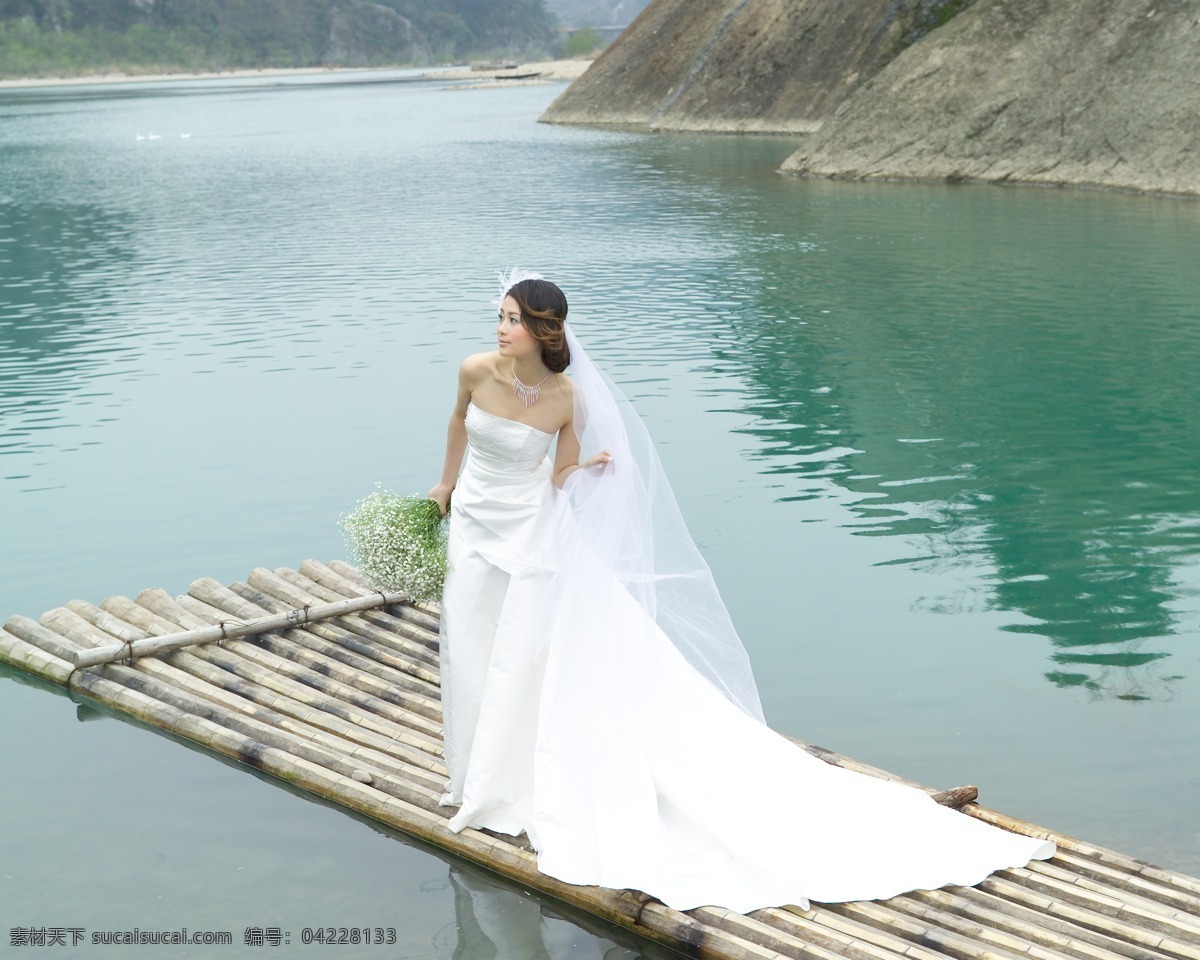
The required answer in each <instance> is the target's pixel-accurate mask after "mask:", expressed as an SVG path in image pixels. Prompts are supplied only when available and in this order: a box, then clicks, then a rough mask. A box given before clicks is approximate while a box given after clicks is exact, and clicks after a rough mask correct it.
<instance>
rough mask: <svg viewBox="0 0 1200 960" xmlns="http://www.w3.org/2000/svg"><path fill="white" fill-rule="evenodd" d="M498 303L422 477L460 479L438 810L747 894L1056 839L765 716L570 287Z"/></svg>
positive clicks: (922, 868) (569, 850) (925, 868)
mask: <svg viewBox="0 0 1200 960" xmlns="http://www.w3.org/2000/svg"><path fill="white" fill-rule="evenodd" d="M499 303H500V314H499V321H498V326H497V350H495V351H493V352H489V353H481V354H475V355H473V356H471V357H468V358H467V359H466V360H465V361H464V363H463V364H462V367H461V370H460V372H459V386H458V400H457V403H456V404H455V407H454V411H453V414H452V415H451V418H450V427H449V432H448V438H447V451H446V461H445V467H444V470H443V474H442V478H441V481H440V482H439V483H438V484H437V485H436V486H435V487H434V488H433V489H432V490H431V491H430V493H429V496H430V497H431V498H433V499H435V500H437V501H438V503H439V504H440V505H441V507H442V509H443V512H445V510H446V508H447V506H448V504H449V501H450V498H451V493H453V512H452V515H451V521H450V541H449V560H450V573H449V575H448V576H447V579H446V586H445V592H444V595H443V598H442V624H441V671H442V709H443V718H444V730H445V759H446V765H447V768H448V771H449V782H448V784H447V788H446V793H445V795H444V796H443V798H442V803H443V804H444V805H448V806H457V807H458V810H457V812H456V813H455V814H454V816H453V817H452V818H451V820H450V822H449V826H450V829H452V830H454V831H456V832H457V831H460V830H462V829H464V828H465V827H485V828H488V829H491V830H496V831H499V832H501V833H507V834H512V835H517V834H519V833H521V832H522V831H524V832H525V833H526V834H527V835H528V837H529V840H530V843H531V844H532V846H533V848H534V849H535V850H536V851H537V858H538V859H537V864H538V869H539V870H540V871H541V872H543V873H546V874H548V875H550V876H553V877H556V878H558V879H560V880H563V881H566V882H568V883H575V884H595V885H598V886H603V887H610V888H617V889H621V888H631V889H636V890H641V891H644V892H645V893H648V894H651V895H652V896H654V897H657V898H658V899H659V900H661V901H662V902H663V903H665V904H667V905H668V906H670V907H673V908H675V909H679V910H686V909H690V908H692V907H696V906H701V905H705V904H713V905H718V906H723V907H726V908H729V909H732V910H735V911H738V912H741V913H745V912H748V911H750V910H754V909H757V908H760V907H767V906H780V905H783V904H797V905H800V906H803V907H807V905H808V901H809V900H816V901H821V902H838V901H846V900H873V899H884V898H887V897H891V896H895V895H897V894H899V893H903V892H906V891H908V890H913V889H932V888H936V887H941V886H945V885H948V884H963V885H970V884H975V883H978V882H979V881H981V880H982V879H983V878H984V877H986V876H987V875H988V874H989V873H991V872H992V871H994V870H998V869H1001V868H1004V867H1011V866H1023V865H1025V864H1026V863H1028V862H1029V860H1031V859H1035V858H1039V859H1044V858H1047V857H1050V856H1051V855H1053V853H1054V845H1053V844H1052V843H1049V842H1046V841H1042V840H1038V839H1034V838H1030V837H1024V836H1020V835H1017V834H1013V833H1009V832H1007V831H1004V830H1000V829H998V828H995V827H992V826H990V825H988V824H985V823H983V822H982V821H979V820H976V819H974V818H971V817H968V816H965V815H964V814H962V813H959V812H957V811H954V810H951V809H948V808H946V807H942V806H939V805H938V804H937V803H935V802H934V801H933V800H932V799H931V798H930V797H929V796H928V795H927V794H925V793H924V792H922V791H920V790H916V789H913V788H911V787H907V786H904V785H902V784H896V783H892V782H888V781H884V780H879V779H876V778H874V777H869V776H865V775H862V774H857V773H853V772H850V771H847V770H844V769H842V768H839V767H834V766H831V765H829V764H827V763H825V762H824V761H822V760H819V759H817V758H816V757H813V756H812V755H811V754H809V753H807V752H806V751H804V750H802V749H800V748H799V747H797V746H796V745H795V744H793V743H791V742H790V741H788V740H787V739H786V738H784V737H782V736H780V735H779V734H777V733H775V732H774V731H773V730H771V729H770V728H769V727H767V726H766V724H765V723H764V722H763V716H762V708H761V705H760V703H759V699H758V691H757V688H756V686H755V684H754V678H753V673H752V671H751V669H750V664H749V660H748V657H747V656H746V652H745V650H744V648H743V647H742V644H741V641H740V640H739V639H738V637H737V633H736V631H735V630H734V628H733V625H732V623H731V622H730V620H729V616H728V613H727V612H726V610H725V607H724V604H723V603H722V602H721V599H720V595H719V594H718V592H717V589H716V586H715V584H714V583H713V581H712V576H711V573H710V572H709V570H708V567H707V565H706V564H705V563H704V561H703V559H702V558H701V557H700V555H699V553H698V552H697V550H696V548H695V544H694V543H693V541H692V540H691V537H690V536H689V535H688V533H687V529H686V526H685V525H684V522H683V519H682V517H681V516H680V514H679V510H678V507H677V506H676V503H675V500H674V497H673V496H672V494H671V490H670V485H669V484H668V483H667V481H666V477H665V476H664V475H663V472H662V467H661V464H660V462H659V460H658V457H657V454H656V453H655V452H654V446H653V443H652V442H651V441H650V439H649V437H648V435H647V434H646V432H645V429H644V427H643V426H642V424H641V421H640V419H638V417H637V414H636V413H635V412H634V411H633V410H632V407H631V406H630V404H629V402H628V401H627V400H626V399H625V398H624V396H623V395H622V394H621V393H620V391H619V389H617V388H616V387H615V386H614V385H613V384H612V382H611V381H610V380H608V378H607V377H605V376H604V375H603V374H602V373H600V372H599V371H598V370H597V369H596V367H595V365H594V364H592V363H591V361H590V359H589V358H588V357H587V354H586V353H585V352H584V350H583V348H582V346H581V345H580V344H579V341H578V339H577V338H575V336H574V333H573V331H572V329H571V328H570V327H569V326H568V325H567V324H566V316H567V302H566V298H565V297H564V296H563V294H562V291H561V290H559V288H558V287H557V286H555V285H554V284H552V283H550V282H548V281H546V280H544V279H542V278H541V277H539V276H538V275H536V274H528V273H523V272H521V273H518V272H513V273H510V274H509V276H508V277H506V278H503V279H502V281H501V294H500V300H499ZM568 366H569V368H570V377H568V376H567V375H566V373H564V371H565V370H567V368H568ZM551 446H553V447H554V453H553V460H551V458H550V457H549V455H548V454H549V452H550V449H551ZM464 453H465V454H466V463H465V465H463V463H462V461H463V456H464ZM460 466H461V473H460Z"/></svg>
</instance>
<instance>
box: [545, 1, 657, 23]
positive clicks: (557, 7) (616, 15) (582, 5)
mask: <svg viewBox="0 0 1200 960" xmlns="http://www.w3.org/2000/svg"><path fill="white" fill-rule="evenodd" d="M649 2H650V0H546V7H547V9H548V10H549V11H550V12H551V13H552V14H554V16H556V17H557V18H558V22H559V23H560V24H562V26H564V27H567V28H577V27H623V26H626V25H627V24H629V23H632V22H633V18H634V17H636V16H637V15H638V14H639V13H641V12H642V10H644V9H645V7H646V5H647V4H648V3H649Z"/></svg>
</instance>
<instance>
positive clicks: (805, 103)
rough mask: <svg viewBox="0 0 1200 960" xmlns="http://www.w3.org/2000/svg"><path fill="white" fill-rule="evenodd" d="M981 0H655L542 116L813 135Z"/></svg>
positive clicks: (554, 119)
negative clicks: (910, 50) (907, 53)
mask: <svg viewBox="0 0 1200 960" xmlns="http://www.w3.org/2000/svg"><path fill="white" fill-rule="evenodd" d="M972 2H974V0H837V2H832V0H655V2H654V3H652V4H650V6H649V7H647V8H646V9H645V10H643V11H642V13H641V15H640V16H639V17H638V18H637V19H636V20H635V21H634V22H633V23H632V24H631V25H630V26H629V27H628V28H627V29H626V30H625V32H624V33H622V34H621V36H620V37H619V38H618V39H617V41H616V42H615V43H613V44H612V46H610V47H609V48H608V49H607V50H606V51H605V52H604V54H603V55H602V56H601V57H600V58H599V59H598V60H597V61H596V62H595V63H594V64H592V66H591V68H590V69H589V70H588V71H587V73H585V74H584V75H583V76H582V77H580V78H579V79H578V80H576V81H575V82H574V83H573V84H571V86H570V87H569V88H568V89H567V90H566V91H564V93H563V94H562V95H561V96H560V97H559V98H558V99H557V100H555V102H554V103H553V104H551V106H550V108H549V109H548V110H547V111H546V113H545V114H544V115H543V116H542V119H543V120H544V121H547V122H552V123H588V124H616V125H639V126H644V127H649V128H651V129H662V130H711V131H747V132H774V133H807V132H811V131H814V130H817V129H819V128H820V126H821V123H822V121H823V120H824V118H825V117H826V116H827V115H828V114H829V113H831V112H832V111H833V110H834V109H835V108H836V107H837V106H838V105H839V104H840V103H842V102H843V101H844V100H845V99H846V98H847V97H848V96H849V95H850V94H851V93H853V92H854V91H855V90H856V89H857V88H858V87H859V86H860V85H861V84H862V83H864V82H865V81H866V80H867V79H869V78H870V77H872V76H874V75H875V74H876V73H878V72H879V70H881V69H882V68H883V67H885V66H886V65H887V64H888V63H890V62H891V61H892V60H893V59H894V58H895V57H896V56H897V55H898V54H899V53H900V52H901V51H903V50H904V49H905V48H906V47H908V46H909V45H910V44H912V43H914V42H915V41H917V40H918V39H919V38H921V37H922V36H924V35H925V34H926V33H928V32H929V31H930V30H933V29H935V28H936V27H937V26H938V25H939V24H940V23H942V22H943V21H944V20H946V19H948V18H950V17H951V16H953V14H955V13H957V12H958V11H960V10H963V9H965V8H967V7H969V6H970V5H971V3H972Z"/></svg>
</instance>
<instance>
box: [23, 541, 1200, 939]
mask: <svg viewBox="0 0 1200 960" xmlns="http://www.w3.org/2000/svg"><path fill="white" fill-rule="evenodd" d="M438 614H439V611H438V609H437V608H436V607H435V606H432V605H429V606H413V605H410V604H408V603H405V602H403V598H402V597H401V596H400V595H398V594H380V593H377V592H374V591H373V590H371V589H370V587H369V586H367V585H366V583H365V582H364V581H363V579H362V577H361V575H360V574H359V573H358V571H357V570H355V569H354V568H353V567H351V566H349V565H347V564H344V563H340V562H338V561H334V562H331V563H329V564H327V565H326V564H322V563H318V562H317V561H315V560H308V561H306V562H305V563H303V564H301V566H300V568H299V569H298V570H291V569H286V568H281V569H278V570H276V571H274V572H271V571H269V570H265V569H262V568H260V569H257V570H255V571H254V572H253V573H251V575H250V576H249V578H247V580H246V581H245V582H237V583H232V584H229V585H228V586H224V585H222V584H220V583H218V582H217V581H215V580H212V579H211V578H205V579H201V580H197V581H196V582H195V583H193V584H192V585H191V587H190V589H189V591H188V593H187V595H185V596H181V597H171V596H170V595H168V594H167V593H166V592H165V591H163V590H159V589H151V590H144V591H142V593H140V594H138V596H137V598H136V599H133V600H130V599H128V598H126V597H111V598H109V599H108V600H106V601H104V602H103V603H102V604H100V606H98V607H97V606H94V605H92V604H90V603H86V602H84V601H81V600H73V601H71V602H70V603H68V604H67V605H66V606H64V607H59V608H57V609H54V610H50V611H49V612H47V613H45V614H44V615H43V616H42V617H41V618H40V621H35V620H31V619H30V618H28V617H22V616H14V617H12V618H10V619H9V620H8V622H7V623H6V624H5V625H4V627H3V628H2V629H0V662H4V663H7V664H9V665H10V666H13V667H16V668H18V669H20V670H23V671H26V672H28V673H31V674H34V675H35V676H38V677H41V678H43V679H45V680H48V681H51V682H53V683H56V684H58V685H61V686H65V687H68V688H69V689H71V690H72V691H74V692H75V693H77V694H80V695H82V696H84V697H87V698H90V699H92V700H95V701H98V702H100V703H102V704H105V705H107V706H108V707H111V708H112V709H114V710H116V711H118V712H120V713H125V714H128V715H130V716H133V717H136V718H138V719H140V720H142V721H145V722H147V723H150V724H153V725H155V726H158V727H160V728H162V729H163V730H165V731H169V732H170V733H173V734H177V735H179V736H182V737H186V738H188V739H189V740H192V741H195V742H196V743H197V744H200V745H202V746H204V747H206V748H208V749H210V750H213V751H216V752H217V753H220V754H224V755H225V756H228V757H232V758H233V759H235V760H238V761H241V762H242V763H245V764H247V765H249V766H251V767H254V768H255V769H258V770H261V771H264V772H266V773H269V774H272V775H274V776H277V777H279V778H281V779H283V780H286V781H288V782H290V783H292V784H295V785H296V786H298V787H300V788H302V789H304V790H307V791H309V792H311V793H313V794H315V795H317V796H320V797H324V798H326V799H329V800H333V801H335V802H337V803H339V804H341V805H342V806H345V807H347V808H349V809H351V810H355V811H358V812H359V813H362V814H365V815H367V816H370V817H373V818H374V819H376V820H379V821H382V822H383V823H386V824H388V825H390V826H392V827H395V828H396V829H398V830H401V831H403V832H405V833H407V834H410V835H412V836H414V837H418V838H420V839H421V840H424V841H427V842H429V843H432V844H434V845H436V846H438V847H441V848H443V849H445V850H447V851H450V852H452V853H454V854H456V855H458V856H460V857H463V858H465V859H467V860H471V861H473V862H475V863H477V864H480V865H482V866H484V867H487V868H489V869H491V870H492V871H495V872H496V873H499V874H501V875H503V876H505V877H508V878H510V879H512V880H516V881H518V882H520V883H521V884H523V885H525V886H527V887H529V888H532V889H535V890H538V891H540V892H541V893H542V894H544V895H546V896H548V897H551V898H554V899H557V900H560V901H563V902H566V903H569V904H572V905H574V906H576V907H579V908H581V909H583V910H585V911H587V912H589V913H591V914H593V915H595V916H598V917H600V918H602V919H604V920H607V921H609V922H611V923H614V924H617V925H619V926H621V927H624V928H626V929H628V930H631V931H633V932H635V933H637V934H638V935H640V936H643V937H646V938H648V939H650V940H653V941H656V942H658V943H661V944H664V945H666V946H668V947H670V948H673V949H674V950H676V951H678V952H680V953H683V954H685V955H689V956H700V957H713V958H729V960H751V958H755V960H764V958H772V957H804V958H811V960H837V958H847V960H899V958H902V957H903V958H908V960H936V958H945V957H950V958H956V960H1017V958H1031V960H1058V958H1078V960H1129V958H1151V957H1163V958H1173V960H1200V880H1197V879H1194V878H1191V877H1187V876H1184V875H1182V874H1179V873H1174V872H1171V871H1169V870H1163V869H1160V868H1158V867H1154V866H1152V865H1150V864H1147V863H1143V862H1141V861H1138V860H1135V859H1133V858H1131V857H1128V856H1126V855H1124V854H1121V853H1117V852H1115V851H1111V850H1105V849H1102V848H1100V847H1096V846H1093V845H1091V844H1088V843H1085V842H1082V841H1079V840H1075V839H1072V838H1070V837H1064V836H1061V835H1058V834H1055V833H1053V832H1051V831H1049V830H1045V829H1043V828H1041V827H1037V826H1034V825H1032V824H1029V823H1025V822H1024V821H1020V820H1016V819H1014V818H1011V817H1007V816H1005V815H1004V814H1001V813H998V812H996V811H993V810H988V809H986V808H984V807H981V806H979V805H978V804H976V803H973V802H968V801H971V800H973V799H974V797H975V794H976V791H975V790H974V788H970V787H966V788H959V789H958V790H955V791H947V792H945V793H935V792H934V791H933V790H928V788H925V787H922V788H921V789H926V790H928V792H930V793H932V794H934V796H935V798H936V799H938V801H939V802H942V803H946V804H948V805H952V806H959V807H961V809H962V811H963V813H964V814H965V815H968V816H973V817H978V818H979V819H982V820H986V821H988V822H990V823H993V824H996V825H998V826H1002V827H1005V828H1007V829H1010V830H1014V831H1016V832H1018V833H1022V834H1027V835H1030V836H1036V837H1042V838H1048V839H1051V840H1053V841H1054V842H1055V843H1056V844H1057V845H1058V853H1057V854H1056V855H1055V857H1054V858H1053V859H1051V860H1048V861H1034V862H1033V863H1032V864H1031V865H1030V866H1029V867H1027V868H1021V869H1011V870H1002V871H998V872H997V873H995V874H992V875H991V876H990V877H989V878H988V879H987V880H985V881H984V882H983V883H981V884H979V885H978V886H975V887H969V888H965V887H951V888H947V889H942V890H933V891H929V890H921V891H915V892H912V893H908V894H904V895H902V896H899V897H894V898H892V899H891V900H887V901H871V902H857V903H841V904H829V905H819V904H814V905H813V908H812V909H810V910H800V909H799V908H797V907H787V906H785V907H778V908H770V909H764V910H756V911H753V912H752V913H750V914H746V915H742V914H738V913H734V912H732V911H729V910H725V909H721V908H716V907H699V908H696V909H694V910H688V911H686V912H680V911H676V910H672V909H670V908H668V907H666V906H665V905H663V904H662V903H661V902H659V901H657V900H655V899H654V898H652V897H649V896H647V895H646V894H643V893H639V892H637V891H630V890H623V891H618V890H608V889H604V888H600V887H586V886H575V885H572V884H567V883H563V882H561V881H559V880H555V879H554V878H552V877H548V876H546V875H545V874H542V873H539V872H538V870H537V866H536V856H535V854H534V852H533V850H532V848H531V847H530V845H529V843H528V840H527V838H526V837H525V836H524V835H523V834H522V835H521V836H520V837H510V836H507V835H505V834H499V833H492V832H490V831H482V830H475V829H466V830H463V831H462V832H461V833H457V834H456V833H452V832H451V831H450V830H449V829H447V827H446V822H447V819H448V814H449V813H452V812H453V809H452V808H446V807H441V806H439V804H438V801H439V798H440V796H441V793H442V789H443V785H444V782H445V776H446V769H445V767H444V765H443V763H442V739H441V735H442V729H441V704H440V695H439V675H438ZM794 742H796V743H797V745H798V746H800V747H801V748H803V749H806V750H808V751H810V752H812V753H814V754H816V755H817V756H819V757H821V758H822V759H823V760H826V761H827V762H829V763H833V764H837V765H839V766H842V767H847V768H849V769H852V770H857V771H859V772H862V773H867V774H870V775H873V776H880V777H885V778H887V779H900V778H896V777H893V776H892V775H890V774H887V773H885V772H884V771H881V770H878V769H876V768H873V767H868V766H866V765H864V764H860V763H857V762H855V761H853V760H851V759H849V758H846V757H842V756H839V755H837V754H834V753H832V752H830V751H827V750H823V749H821V748H819V747H814V746H811V745H808V744H803V743H800V741H794ZM905 782H907V781H905ZM914 785H915V784H914ZM915 786H919V785H915Z"/></svg>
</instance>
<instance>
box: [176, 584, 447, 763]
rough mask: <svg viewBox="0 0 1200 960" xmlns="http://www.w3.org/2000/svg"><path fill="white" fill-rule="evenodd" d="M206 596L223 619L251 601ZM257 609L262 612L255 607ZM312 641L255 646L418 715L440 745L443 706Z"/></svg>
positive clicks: (284, 637)
mask: <svg viewBox="0 0 1200 960" xmlns="http://www.w3.org/2000/svg"><path fill="white" fill-rule="evenodd" d="M196 587H197V584H193V585H192V588H193V589H196ZM247 589H249V588H247ZM204 596H205V597H207V600H206V601H203V602H207V603H208V604H209V605H210V606H211V607H212V609H213V610H214V611H215V613H214V614H213V616H220V615H222V614H223V613H225V612H233V611H236V610H240V609H244V607H243V606H241V605H245V604H247V603H248V601H246V600H244V599H243V598H242V597H240V596H239V595H238V594H236V593H234V592H233V591H232V590H230V589H228V588H226V587H220V588H219V590H213V591H211V592H206V593H205V594H204ZM157 602H160V603H161V602H165V601H161V600H159V601H157ZM170 602H171V603H172V604H175V605H177V604H176V602H175V601H174V600H170ZM254 609H260V608H257V607H255V608H254ZM313 639H314V638H311V637H309V636H306V635H305V631H299V630H297V631H288V630H284V631H280V632H279V633H273V634H263V635H262V636H260V637H258V638H257V639H256V640H255V646H256V647H258V648H261V649H263V650H266V651H268V652H270V653H273V654H275V655H276V656H279V657H282V658H284V659H287V660H290V661H292V662H294V663H296V664H299V665H301V666H304V667H306V668H309V669H311V670H313V671H314V672H316V673H319V674H322V675H324V676H328V677H330V678H331V679H333V680H336V681H339V682H341V683H345V684H347V685H349V686H352V687H354V688H355V689H358V690H362V691H364V692H365V693H368V694H370V695H372V696H375V697H378V698H380V699H381V700H385V701H387V702H388V703H392V704H395V705H396V706H398V707H400V708H402V709H403V710H404V711H405V712H406V713H408V714H415V715H417V716H419V717H421V718H423V719H424V723H423V724H420V725H419V726H420V729H421V730H422V731H423V732H425V733H427V734H429V735H430V736H432V737H434V738H436V739H437V740H438V741H439V742H440V740H441V736H442V733H441V730H442V724H441V705H440V703H433V702H431V701H429V700H428V699H427V698H424V697H419V696H417V695H415V694H410V693H409V692H408V691H406V690H404V689H403V688H401V687H398V686H396V685H395V684H393V683H392V682H391V680H390V678H389V677H384V678H381V677H377V676H376V675H375V674H374V673H373V672H368V671H366V670H359V669H356V668H355V667H353V666H349V665H347V664H345V663H343V662H342V661H341V660H339V659H335V658H333V657H328V656H325V654H323V653H321V652H320V651H318V650H315V649H311V648H310V647H309V646H305V644H312V643H313ZM410 725H411V726H414V728H416V727H418V721H416V720H414V721H413V722H412V723H411V724H410ZM438 752H439V754H440V746H439V747H438Z"/></svg>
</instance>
